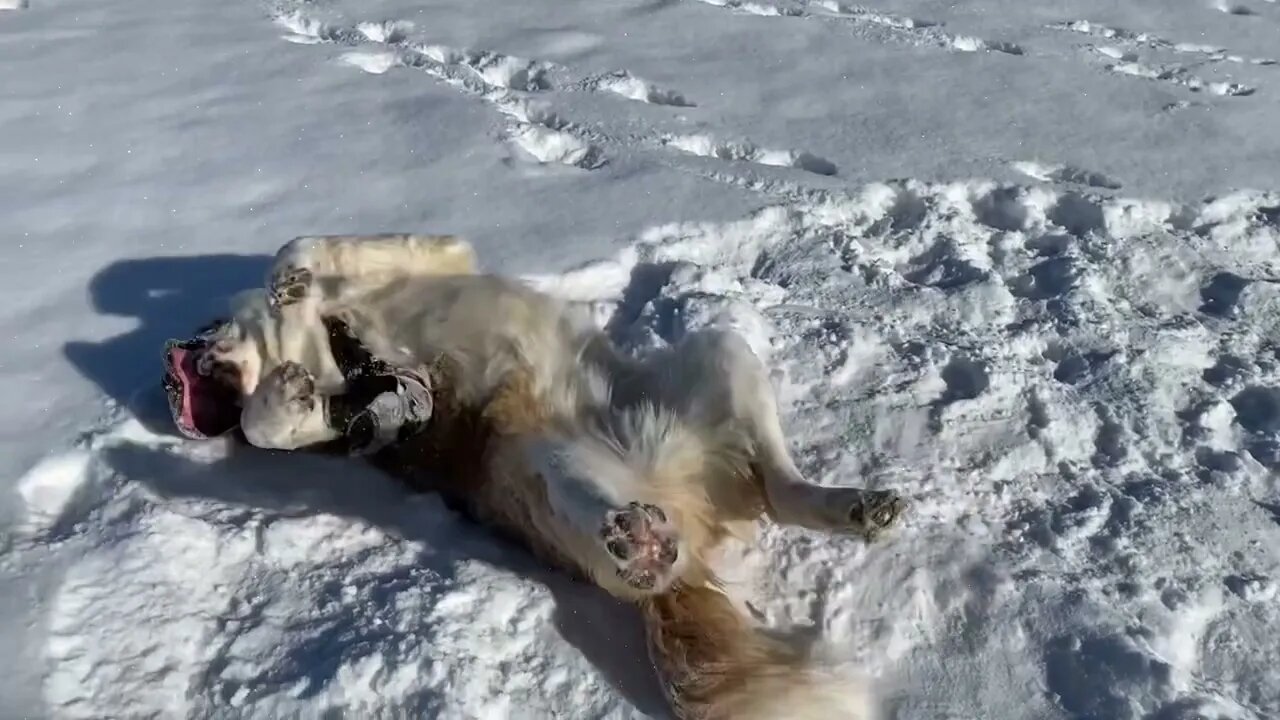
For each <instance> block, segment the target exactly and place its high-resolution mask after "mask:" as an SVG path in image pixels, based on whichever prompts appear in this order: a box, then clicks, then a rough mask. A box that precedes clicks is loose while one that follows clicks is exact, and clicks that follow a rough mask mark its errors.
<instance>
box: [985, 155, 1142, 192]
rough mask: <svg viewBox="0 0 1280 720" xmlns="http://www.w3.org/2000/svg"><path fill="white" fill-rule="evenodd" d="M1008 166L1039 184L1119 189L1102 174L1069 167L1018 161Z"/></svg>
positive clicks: (1118, 186)
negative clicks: (1050, 183)
mask: <svg viewBox="0 0 1280 720" xmlns="http://www.w3.org/2000/svg"><path fill="white" fill-rule="evenodd" d="M1010 164H1011V166H1012V167H1013V169H1014V170H1017V171H1018V172H1020V173H1022V174H1023V175H1026V176H1027V177H1030V178H1035V179H1036V180H1039V181H1041V182H1052V183H1071V184H1075V185H1088V186H1089V187H1096V188H1104V189H1106V190H1119V189H1120V188H1121V185H1120V183H1119V182H1118V181H1116V180H1112V179H1111V178H1109V177H1107V176H1106V175H1103V174H1102V173H1096V172H1093V171H1091V170H1082V169H1080V168H1077V167H1072V166H1070V165H1045V164H1043V163H1038V162H1033V161H1018V162H1014V163H1010Z"/></svg>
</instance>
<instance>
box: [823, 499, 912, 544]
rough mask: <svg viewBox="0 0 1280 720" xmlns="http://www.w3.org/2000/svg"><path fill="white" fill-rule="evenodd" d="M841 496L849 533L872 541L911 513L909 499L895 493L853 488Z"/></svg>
mask: <svg viewBox="0 0 1280 720" xmlns="http://www.w3.org/2000/svg"><path fill="white" fill-rule="evenodd" d="M840 494H841V495H842V496H843V497H842V498H841V499H842V501H843V502H842V504H841V507H843V508H845V518H846V519H847V521H848V530H849V532H853V533H855V534H858V535H861V536H862V537H864V538H866V540H867V541H868V542H870V541H872V540H875V539H876V538H877V537H879V536H880V535H881V534H882V533H884V532H885V531H886V530H889V529H890V528H892V527H893V526H894V525H896V524H897V523H898V520H899V519H901V518H902V515H903V513H905V512H906V510H907V501H906V499H904V498H903V497H902V496H901V495H899V494H898V493H896V492H894V491H893V490H862V489H858V488H850V489H847V490H842V491H841V492H840Z"/></svg>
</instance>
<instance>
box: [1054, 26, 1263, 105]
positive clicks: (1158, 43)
mask: <svg viewBox="0 0 1280 720" xmlns="http://www.w3.org/2000/svg"><path fill="white" fill-rule="evenodd" d="M1049 27H1050V28H1051V29H1054V30H1061V31H1065V32H1072V33H1077V34H1080V35H1087V36H1090V37H1094V38H1100V39H1103V40H1106V41H1108V44H1105V45H1088V46H1086V48H1085V49H1086V50H1088V51H1089V52H1091V53H1092V54H1093V55H1094V56H1096V57H1098V58H1100V59H1101V61H1102V63H1103V67H1104V68H1105V69H1106V70H1107V71H1108V72H1112V73H1115V74H1118V75H1126V76H1130V77H1138V78H1143V79H1146V80H1155V81H1160V82H1166V83H1170V84H1172V85H1178V86H1181V87H1184V88H1187V89H1188V90H1191V91H1192V92H1199V91H1205V92H1208V93H1210V94H1213V95H1221V96H1246V95H1252V94H1253V93H1254V92H1255V91H1256V88H1254V87H1252V86H1250V85H1247V84H1245V83H1241V82H1234V81H1213V80H1207V79H1205V78H1203V77H1201V76H1199V75H1197V74H1196V73H1195V72H1193V69H1194V68H1196V67H1202V66H1205V65H1211V64H1215V63H1221V62H1227V63H1236V64H1242V65H1244V64H1248V65H1256V66H1265V65H1275V64H1276V61H1275V60H1274V59H1271V58H1246V57H1244V56H1241V55H1236V54H1232V53H1229V52H1228V51H1227V50H1225V49H1224V48H1220V47H1216V46H1212V45H1204V44H1199V43H1179V42H1173V41H1171V40H1166V39H1165V38H1162V37H1159V36H1157V35H1153V34H1151V33H1145V32H1135V31H1131V30H1125V29H1122V28H1115V27H1109V26H1106V25H1099V24H1097V23H1093V22H1089V21H1088V20H1074V21H1070V22H1062V23H1055V24H1052V25H1049ZM1134 48H1142V49H1146V50H1148V51H1151V52H1162V53H1168V54H1172V55H1179V56H1191V57H1192V58H1193V61H1192V63H1191V64H1190V65H1183V64H1180V63H1172V62H1166V63H1162V62H1150V61H1145V62H1144V61H1142V60H1141V59H1140V58H1139V56H1138V53H1137V52H1135V51H1134Z"/></svg>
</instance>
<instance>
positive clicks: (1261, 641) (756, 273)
mask: <svg viewBox="0 0 1280 720" xmlns="http://www.w3.org/2000/svg"><path fill="white" fill-rule="evenodd" d="M0 10H3V11H4V12H0V64H3V67H4V69H5V71H4V81H3V82H4V88H5V91H6V92H5V101H4V103H0V158H2V159H3V163H4V166H5V168H6V170H7V172H5V173H2V174H0V213H2V214H3V216H4V217H5V220H6V223H5V227H6V233H5V237H4V240H3V241H2V242H3V243H4V244H3V246H2V247H3V257H4V263H3V264H2V265H0V278H2V279H3V281H4V283H3V286H2V287H3V292H4V296H3V297H4V298H5V299H6V301H5V303H4V306H3V309H0V337H3V338H4V339H5V351H4V352H3V353H0V374H2V375H3V378H4V380H5V388H6V393H7V394H6V402H5V403H4V404H3V406H0V471H2V473H0V622H2V623H3V627H4V628H5V631H4V638H5V649H6V652H5V653H3V654H0V716H3V717H51V718H54V717H56V718H102V717H121V718H124V717H334V716H338V715H339V714H344V715H345V716H348V717H371V716H374V715H375V714H376V713H381V714H382V715H383V716H396V717H401V716H416V717H437V718H450V719H451V718H459V719H461V718H486V719H487V718H567V717H572V718H636V717H653V718H663V717H666V716H667V715H666V713H667V711H666V710H665V706H664V704H663V702H662V700H661V696H660V694H659V691H658V687H657V685H656V682H655V680H654V678H653V676H652V671H651V669H650V667H649V664H648V662H647V660H646V659H645V656H644V650H643V643H642V641H641V634H640V628H639V625H638V619H637V618H636V617H635V616H634V614H633V613H632V611H631V609H630V608H628V607H626V606H623V605H621V604H619V603H616V602H613V601H611V600H609V599H608V598H606V597H605V596H603V595H602V593H600V592H597V591H595V590H592V589H591V588H589V587H586V586H583V585H580V584H576V583H574V582H572V581H570V580H568V579H566V578H564V577H562V576H560V575H559V574H557V573H555V572H553V571H550V570H547V569H545V568H543V567H540V566H539V565H538V564H537V563H535V562H534V561H533V560H532V559H531V558H530V557H528V556H527V555H526V554H525V553H524V552H523V551H521V550H520V549H518V548H515V547H512V546H510V545H506V544H504V543H502V542H501V541H498V540H496V539H494V538H493V537H491V536H490V535H489V534H488V533H487V532H486V531H484V530H483V529H482V528H477V527H474V526H471V525H468V524H466V523H465V522H463V521H462V520H460V519H459V518H457V517H456V516H454V515H453V514H452V513H450V512H449V511H447V510H446V509H445V508H444V507H443V506H442V504H441V503H440V502H439V501H438V500H437V499H435V498H432V497H415V496H410V495H407V494H406V493H404V492H403V491H402V490H401V489H400V488H399V487H397V486H396V485H395V484H394V483H393V482H390V481H389V480H387V479H386V478H384V477H382V476H380V475H378V474H377V473H376V472H374V471H372V470H369V469H367V468H365V467H363V466H361V465H360V464H358V463H355V462H344V461H338V460H333V459H326V458H319V457H309V456H303V455H282V454H275V453H267V452H261V451H256V450H253V449H250V448H243V447H235V446H231V445H228V444H225V443H221V442H211V443H195V442H188V441H184V440H182V439H180V438H179V437H177V436H176V435H175V433H174V432H173V430H172V429H171V428H170V427H169V426H168V424H167V422H166V420H167V416H166V412H165V408H164V404H163V399H162V396H161V393H160V391H159V388H158V379H159V377H158V376H159V372H160V363H159V355H158V352H159V348H160V345H161V342H162V341H163V340H164V339H165V338H166V337H169V336H174V335H186V334H189V333H190V332H191V331H192V330H193V329H195V327H196V326H197V325H199V324H200V323H201V322H203V321H205V320H207V319H209V318H210V317H212V315H213V314H214V313H215V312H217V310H218V309H219V308H220V307H222V303H223V302H224V298H225V297H226V296H227V295H228V294H230V293H231V292H233V291H235V290H238V289H241V288H244V287H249V286H253V285H258V284H260V283H261V282H262V279H263V276H264V273H265V269H266V263H267V256H268V254H269V253H271V252H273V251H274V249H275V248H276V247H278V246H279V245H280V244H281V243H283V242H284V241H286V240H288V239H289V238H291V237H293V236H296V235H301V234H309V233H343V232H379V231H388V230H392V231H421V232H457V233H461V234H464V235H466V236H468V237H469V238H471V239H472V240H473V241H474V242H475V244H476V245H477V247H478V249H479V251H480V254H481V257H482V258H483V259H484V262H485V264H486V265H487V266H488V267H489V268H491V269H493V270H497V271H502V272H509V273H515V274H519V275H522V276H525V277H526V278H528V279H529V281H530V282H533V283H535V284H537V285H539V286H540V287H543V288H546V289H548V290H550V291H552V292H556V293H560V294H563V295H565V296H566V297H570V298H572V299H575V300H579V301H582V302H583V303H585V304H586V307H587V308H588V309H590V310H591V311H592V312H593V313H594V316H595V317H596V318H597V319H598V320H599V322H600V323H601V324H602V325H603V326H605V327H607V328H608V329H609V331H610V332H611V333H612V334H613V335H614V337H616V338H617V340H618V342H620V343H622V344H625V345H627V346H629V347H633V348H636V349H638V350H643V349H645V348H649V347H654V346H659V345H661V344H663V343H667V342H671V341H673V340H675V339H677V338H678V337H679V336H680V335H681V334H682V333H684V332H687V331H688V330H689V329H690V328H693V327H700V326H705V325H721V326H730V327H734V328H736V329H738V330H739V331H741V332H742V333H743V334H744V335H745V336H746V337H747V339H748V341H749V342H751V344H752V346H753V347H754V348H755V349H756V350H757V351H758V352H760V353H761V354H762V355H764V356H766V357H767V358H768V359H769V361H770V362H771V363H772V365H773V366H774V367H775V368H776V380H777V384H778V388H779V392H780V394H781V397H782V398H783V400H784V405H785V424H786V427H787V429H788V432H789V434H790V436H791V438H792V442H793V445H794V448H795V450H796V452H797V454H798V457H799V459H800V462H801V464H802V467H803V469H804V470H805V472H806V473H807V474H808V475H809V476H810V477H811V478H812V479H814V480H815V481H817V482H821V483H828V484H865V485H869V486H872V487H894V488H897V489H899V490H900V491H902V492H903V493H904V494H906V495H907V496H908V497H909V498H910V499H911V500H912V503H913V507H912V510H911V513H910V515H909V516H908V517H907V519H906V522H905V524H904V527H902V529H901V530H900V531H899V532H897V533H896V534H894V535H893V536H892V537H891V538H889V539H888V540H886V541H885V542H882V543H879V544H876V545H874V546H870V547H867V546H864V545H861V544H860V543H858V542H855V541H852V540H842V539H831V538H829V537H824V536H821V535H818V534H815V533H809V532H803V531H797V530H779V529H777V528H774V527H766V528H764V530H763V534H762V538H761V540H760V542H759V543H758V544H756V545H753V546H751V547H743V548H735V549H734V552H732V553H730V556H729V557H727V558H726V566H725V568H724V571H725V572H726V573H727V574H728V575H729V576H730V578H731V579H733V580H734V582H735V593H737V594H738V595H739V596H740V597H742V598H743V599H744V602H745V603H746V606H747V607H749V608H750V609H751V611H753V612H755V613H757V614H758V615H759V616H760V617H761V618H762V619H764V620H766V621H767V622H769V623H772V624H774V625H777V626H787V625H798V626H802V627H805V628H807V629H808V631H809V632H812V633H813V635H814V636H815V638H816V639H817V641H818V647H819V648H820V649H821V651H822V653H823V655H824V657H826V658H828V659H829V661H830V662H831V663H852V664H854V665H856V666H858V667H860V668H862V669H864V670H865V671H866V672H867V673H869V674H870V675H872V676H874V677H875V678H877V681H878V683H879V685H880V687H882V688H883V694H884V696H885V700H886V704H887V705H888V707H889V709H890V711H891V713H892V714H891V715H890V717H893V718H897V719H898V720H917V719H919V720H926V719H933V718H993V719H994V718H1001V719H1003V718H1064V719H1070V720H1111V719H1116V720H1128V719H1133V720H1137V719H1140V718H1142V719H1149V720H1192V719H1196V718H1213V719H1221V720H1228V719H1229V720H1261V719H1263V718H1274V717H1278V716H1280V673H1277V672H1276V668H1277V667H1280V643H1277V642H1276V638H1277V636H1280V593H1278V592H1277V582H1280V482H1278V479H1280V194H1277V191H1280V133H1276V132H1275V128H1276V127H1277V126H1278V125H1280V65H1277V64H1276V57H1277V55H1280V45H1278V44H1277V43H1276V38H1277V37H1280V5H1277V4H1276V3H1275V2H1272V1H1271V0H1244V2H1241V3H1226V4H1223V3H1212V2H1208V1H1207V0H1129V1H1127V2H1124V3H1114V2H1101V1H1100V0H1064V1H1063V2H1056V3H1022V2H1018V3H1014V2H1006V1H1004V0H975V1H974V2H968V3H961V4H951V3H940V2H935V1H933V0H901V1H900V2H890V1H889V0H878V1H877V2H873V3H872V4H871V5H867V6H862V5H853V4H846V3H843V2H832V1H831V0H776V1H775V0H752V1H750V2H748V1H746V0H608V1H605V0H522V1H521V2H516V3H513V2H497V0H469V1H463V0H432V1H431V2H419V3H413V2H408V0H372V1H366V2H355V1H354V0H327V1H323V2H304V1H302V0H277V1H275V2H270V3H268V4H259V3H256V2H254V0H234V1H232V0H229V1H227V2H218V3H211V2H196V1H195V0H163V1H162V0H129V1H128V2H126V1H125V0H94V1H93V2H89V1H88V0H58V1H57V2H55V1H54V0H30V2H27V0H0ZM330 713H332V714H330Z"/></svg>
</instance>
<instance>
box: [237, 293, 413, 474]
mask: <svg viewBox="0 0 1280 720" xmlns="http://www.w3.org/2000/svg"><path fill="white" fill-rule="evenodd" d="M324 322H325V326H326V328H327V329H328V331H329V336H330V349H331V351H332V352H333V356H334V359H335V361H336V362H337V364H338V368H339V369H340V370H341V371H342V374H343V377H344V378H345V380H346V387H345V388H344V390H343V392H340V393H332V394H325V393H321V392H319V391H318V390H317V389H316V382H315V378H314V377H313V376H312V375H311V373H310V372H309V371H308V370H307V369H306V368H305V367H303V366H302V365H299V364H297V363H292V362H287V363H283V364H281V365H279V366H277V367H276V368H275V369H274V370H272V371H271V372H270V373H268V374H267V376H266V377H265V378H263V380H262V382H260V383H259V384H258V386H257V388H255V390H254V392H253V393H252V394H251V395H250V396H249V399H248V400H247V401H246V403H245V408H244V411H243V412H242V413H241V417H240V423H241V428H242V430H243V431H244V434H245V438H246V439H247V440H248V441H249V442H250V444H252V445H255V446H257V447H261V448H268V449H275V450H298V449H302V448H306V447H312V446H316V445H320V444H322V443H332V442H333V441H337V440H341V441H342V445H343V446H344V447H345V449H346V451H347V452H348V453H350V454H355V455H367V454H371V453H374V452H377V451H378V450H381V449H382V448H384V447H386V446H387V445H390V444H391V443H393V442H396V441H399V440H403V439H405V438H406V437H408V436H411V435H413V434H415V433H417V432H420V431H421V430H422V429H423V428H425V427H426V424H427V422H428V421H429V420H430V418H431V413H432V408H433V403H432V397H431V386H430V381H429V380H428V379H427V377H426V376H425V374H422V373H415V372H413V371H411V370H408V369H404V368H399V367H395V366H393V365H391V364H389V363H386V362H383V361H381V360H378V359H376V358H374V357H373V356H372V355H371V354H369V352H368V351H367V350H366V349H365V348H364V346H363V345H361V344H360V342H359V340H357V339H356V338H355V337H354V336H353V335H352V334H351V333H350V330H349V329H348V328H347V327H346V325H345V324H343V323H342V322H341V321H338V320H334V319H329V318H326V319H325V320H324Z"/></svg>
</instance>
